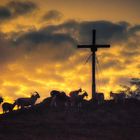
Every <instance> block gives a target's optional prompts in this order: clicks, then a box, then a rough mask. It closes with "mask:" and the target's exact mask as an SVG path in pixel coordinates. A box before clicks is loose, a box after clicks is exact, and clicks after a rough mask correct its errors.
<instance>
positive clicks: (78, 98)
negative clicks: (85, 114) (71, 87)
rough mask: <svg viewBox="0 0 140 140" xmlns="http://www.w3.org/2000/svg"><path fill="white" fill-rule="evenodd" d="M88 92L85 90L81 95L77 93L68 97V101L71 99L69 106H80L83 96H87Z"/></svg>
mask: <svg viewBox="0 0 140 140" xmlns="http://www.w3.org/2000/svg"><path fill="white" fill-rule="evenodd" d="M87 96H88V94H87V92H86V91H85V92H84V93H83V94H82V95H78V96H72V97H70V101H71V106H78V107H81V106H82V102H83V100H84V97H87Z"/></svg>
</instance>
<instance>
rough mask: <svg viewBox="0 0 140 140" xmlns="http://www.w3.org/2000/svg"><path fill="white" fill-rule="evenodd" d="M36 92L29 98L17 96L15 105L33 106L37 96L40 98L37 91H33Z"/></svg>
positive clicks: (22, 106)
mask: <svg viewBox="0 0 140 140" xmlns="http://www.w3.org/2000/svg"><path fill="white" fill-rule="evenodd" d="M35 93H36V94H35V95H32V96H31V97H30V98H18V99H17V100H16V101H15V105H17V106H18V108H19V107H21V108H24V107H29V106H31V107H32V106H33V105H34V104H35V102H36V101H37V99H38V98H40V96H39V94H38V92H35Z"/></svg>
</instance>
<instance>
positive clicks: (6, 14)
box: [0, 6, 12, 20]
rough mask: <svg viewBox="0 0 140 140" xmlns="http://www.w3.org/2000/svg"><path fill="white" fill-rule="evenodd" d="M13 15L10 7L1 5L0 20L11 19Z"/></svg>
mask: <svg viewBox="0 0 140 140" xmlns="http://www.w3.org/2000/svg"><path fill="white" fill-rule="evenodd" d="M11 16H12V14H11V11H10V10H9V9H8V8H6V7H3V6H0V20H5V19H9V18H10V17H11Z"/></svg>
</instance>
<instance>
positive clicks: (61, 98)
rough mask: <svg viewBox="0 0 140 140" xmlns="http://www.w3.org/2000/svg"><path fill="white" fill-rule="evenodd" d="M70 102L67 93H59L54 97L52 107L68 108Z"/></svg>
mask: <svg viewBox="0 0 140 140" xmlns="http://www.w3.org/2000/svg"><path fill="white" fill-rule="evenodd" d="M54 93H55V92H54ZM68 101H69V97H68V96H67V95H66V93H65V92H59V91H57V92H56V94H53V95H52V101H51V106H54V107H57V106H67V104H68Z"/></svg>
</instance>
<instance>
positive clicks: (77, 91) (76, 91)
mask: <svg viewBox="0 0 140 140" xmlns="http://www.w3.org/2000/svg"><path fill="white" fill-rule="evenodd" d="M80 92H82V89H81V88H80V89H78V90H75V91H71V92H70V93H69V95H70V97H76V96H78V95H79V93H80Z"/></svg>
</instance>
